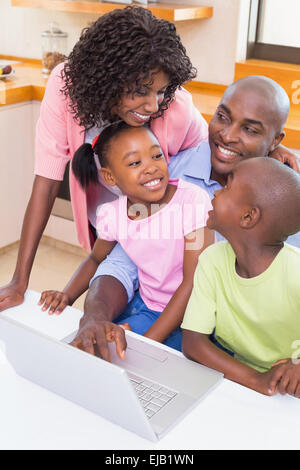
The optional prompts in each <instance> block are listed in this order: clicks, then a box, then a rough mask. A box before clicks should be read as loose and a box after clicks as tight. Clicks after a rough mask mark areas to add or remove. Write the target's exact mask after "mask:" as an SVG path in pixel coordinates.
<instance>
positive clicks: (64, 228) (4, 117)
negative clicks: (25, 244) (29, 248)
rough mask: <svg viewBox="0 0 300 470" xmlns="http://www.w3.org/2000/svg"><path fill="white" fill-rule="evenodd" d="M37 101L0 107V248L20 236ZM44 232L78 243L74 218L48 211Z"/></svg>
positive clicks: (28, 192)
mask: <svg viewBox="0 0 300 470" xmlns="http://www.w3.org/2000/svg"><path fill="white" fill-rule="evenodd" d="M40 105H41V104H40V103H39V102H37V101H28V102H25V103H20V104H18V105H11V106H1V107H0V142H1V151H0V207H1V230H0V249H1V248H3V247H5V246H7V245H10V244H12V243H14V242H16V241H18V240H20V235H21V229H22V223H23V219H24V214H25V210H26V207H27V204H28V201H29V198H30V195H31V190H32V184H33V180H34V141H35V128H36V123H37V120H38V117H39V113H40ZM44 235H46V236H49V237H51V238H54V239H56V240H59V241H62V242H65V243H68V244H71V245H75V246H77V247H79V246H80V245H79V243H78V241H77V235H76V229H75V223H74V221H71V220H67V219H63V218H61V217H57V216H55V215H51V216H50V219H49V222H48V224H47V226H46V228H45V231H44Z"/></svg>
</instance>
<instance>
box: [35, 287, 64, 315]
mask: <svg viewBox="0 0 300 470" xmlns="http://www.w3.org/2000/svg"><path fill="white" fill-rule="evenodd" d="M38 305H43V306H42V310H43V311H45V310H48V308H49V315H53V313H55V314H56V315H60V314H61V312H62V311H63V310H64V309H65V308H66V307H67V305H70V299H69V296H68V294H66V293H65V292H60V291H58V290H45V291H43V292H42V295H41V298H40V300H39V303H38Z"/></svg>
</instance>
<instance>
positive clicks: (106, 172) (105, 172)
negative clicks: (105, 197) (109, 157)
mask: <svg viewBox="0 0 300 470" xmlns="http://www.w3.org/2000/svg"><path fill="white" fill-rule="evenodd" d="M100 173H101V174H102V177H103V179H104V181H105V183H106V184H108V185H109V186H115V185H116V180H115V178H114V177H113V174H112V172H111V171H110V169H109V168H101V170H100Z"/></svg>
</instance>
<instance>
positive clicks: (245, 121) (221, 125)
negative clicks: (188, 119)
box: [209, 87, 280, 184]
mask: <svg viewBox="0 0 300 470" xmlns="http://www.w3.org/2000/svg"><path fill="white" fill-rule="evenodd" d="M272 108H273V106H272V104H271V103H270V101H269V100H268V99H267V98H266V97H264V96H263V95H262V94H261V93H257V92H256V91H255V90H251V89H249V87H248V88H247V90H246V89H245V88H244V87H242V88H241V87H236V88H235V87H233V88H232V90H230V91H229V92H227V93H226V92H225V94H224V96H223V98H222V100H221V103H220V104H219V106H218V108H217V110H216V112H215V114H214V116H213V118H212V119H211V121H210V124H209V145H210V149H211V163H212V178H213V179H215V180H217V181H219V182H220V183H221V184H226V179H227V175H228V174H229V173H231V172H232V170H233V169H234V168H235V166H236V164H237V163H239V162H240V161H241V160H244V159H247V158H253V157H263V156H266V155H268V153H269V151H270V150H273V149H274V148H275V146H276V145H277V138H278V134H280V132H279V133H278V120H277V119H276V118H275V119H274V113H273V109H272Z"/></svg>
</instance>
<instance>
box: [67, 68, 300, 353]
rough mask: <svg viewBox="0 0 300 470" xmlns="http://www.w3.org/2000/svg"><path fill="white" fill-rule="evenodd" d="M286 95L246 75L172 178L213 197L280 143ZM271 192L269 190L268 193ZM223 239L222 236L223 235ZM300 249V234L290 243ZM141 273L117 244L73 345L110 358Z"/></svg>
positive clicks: (173, 168)
mask: <svg viewBox="0 0 300 470" xmlns="http://www.w3.org/2000/svg"><path fill="white" fill-rule="evenodd" d="M289 106H290V105H289V99H288V96H287V94H286V92H285V91H284V90H283V88H281V86H280V85H278V84H277V83H276V82H274V81H273V80H271V79H268V78H266V77H262V76H250V77H245V78H242V79H240V80H238V81H237V82H235V83H233V84H232V85H230V86H229V87H228V88H227V90H226V91H225V93H224V95H223V97H222V99H221V102H220V104H219V106H218V108H217V110H216V112H215V114H214V116H213V118H212V119H211V121H210V124H209V142H203V143H201V144H200V145H199V146H198V147H196V148H194V149H188V150H185V151H183V152H180V153H179V154H178V155H176V156H174V157H171V161H170V164H169V173H170V177H171V178H181V179H184V180H186V181H190V182H191V183H194V184H196V185H197V186H200V187H202V188H203V189H205V190H206V191H207V192H208V194H209V195H210V197H211V198H213V194H214V191H215V190H218V189H220V188H222V187H223V186H224V185H226V182H227V177H228V174H230V172H231V171H232V169H233V168H234V167H235V166H236V165H237V163H239V162H240V161H241V160H245V159H248V158H253V157H262V156H267V155H268V154H269V153H270V152H272V151H274V150H275V149H276V148H278V146H279V145H280V142H281V141H282V139H283V137H284V131H283V127H284V124H285V121H286V119H287V116H288V113H289ZM269 190H270V188H269V187H266V191H269ZM217 236H218V240H223V239H224V238H223V236H222V235H220V234H218V235H217ZM289 241H290V242H291V243H294V244H297V245H298V246H300V236H296V240H294V241H293V240H289ZM137 288H138V278H137V270H136V267H135V265H134V264H133V263H132V261H131V260H130V259H129V258H128V257H127V255H126V254H125V253H124V251H123V250H122V248H121V247H120V246H119V245H117V246H116V248H115V249H114V250H113V252H112V253H111V255H109V257H108V258H107V259H106V260H105V262H104V263H102V264H101V265H100V266H99V268H98V270H97V272H96V274H95V276H94V278H93V279H92V281H91V283H90V290H89V292H88V295H87V298H86V302H85V308H84V310H85V315H84V316H83V318H82V320H81V323H80V328H79V332H78V335H77V338H76V339H75V341H74V343H73V344H74V345H75V346H77V347H80V348H82V349H85V350H87V351H88V352H90V353H93V351H94V344H97V345H98V350H99V351H100V355H101V356H102V357H104V358H108V357H109V356H108V349H107V343H106V339H105V334H106V333H105V332H106V331H108V330H109V331H111V324H110V322H111V321H113V322H119V321H122V316H120V314H121V312H122V311H123V310H124V308H125V307H126V304H127V302H128V300H131V299H132V300H131V303H130V305H129V306H128V305H127V307H126V315H127V316H128V314H129V312H130V311H132V312H134V313H136V312H137V311H138V308H139V306H138V305H137V304H136V302H137V297H136V296H135V291H136V289H137Z"/></svg>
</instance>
